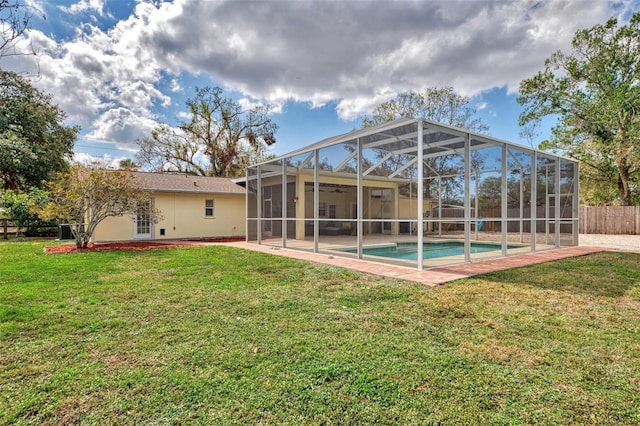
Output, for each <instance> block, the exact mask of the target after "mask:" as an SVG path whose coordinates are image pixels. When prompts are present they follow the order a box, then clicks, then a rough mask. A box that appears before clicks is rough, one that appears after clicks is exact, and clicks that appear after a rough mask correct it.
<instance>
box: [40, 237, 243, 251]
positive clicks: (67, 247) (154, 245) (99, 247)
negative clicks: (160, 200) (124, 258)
mask: <svg viewBox="0 0 640 426" xmlns="http://www.w3.org/2000/svg"><path fill="white" fill-rule="evenodd" d="M233 241H244V238H198V239H192V240H179V241H166V242H158V241H122V242H117V243H104V244H102V243H101V244H89V245H88V246H87V248H85V249H79V248H77V247H76V246H75V244H63V245H60V246H55V247H45V249H44V251H45V252H46V253H72V252H86V251H105V250H155V249H163V248H175V247H189V246H194V245H198V243H228V242H233Z"/></svg>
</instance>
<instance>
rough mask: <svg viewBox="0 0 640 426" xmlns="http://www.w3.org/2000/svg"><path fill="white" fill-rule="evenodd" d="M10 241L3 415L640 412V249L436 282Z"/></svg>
mask: <svg viewBox="0 0 640 426" xmlns="http://www.w3.org/2000/svg"><path fill="white" fill-rule="evenodd" d="M45 244H46V243H45V242H42V241H40V242H20V243H16V242H0V424H76V423H80V424H133V423H136V424H154V425H156V424H176V423H179V424H194V423H195V424H252V425H254V424H441V423H445V424H523V423H529V424H531V423H543V424H611V425H620V424H640V410H639V407H640V368H639V365H640V255H637V254H623V253H600V254H596V255H591V256H587V257H582V258H575V259H568V260H563V261H560V262H555V263H547V264H543V265H536V266H531V267H527V268H522V269H518V270H511V271H504V272H499V273H493V274H489V275H485V276H482V277H478V278H475V279H468V280H462V281H457V282H454V283H449V284H447V285H444V286H441V287H437V288H429V287H423V286H420V285H417V284H412V283H407V282H403V281H397V280H391V279H386V278H379V277H374V276H369V275H364V274H360V273H356V272H352V271H349V270H345V269H339V268H334V267H330V266H321V265H316V264H311V263H305V262H302V261H296V260H291V259H287V258H283V257H277V256H272V255H267V254H263V253H257V252H248V251H241V250H237V249H232V248H226V247H194V248H182V249H165V250H154V251H146V252H120V251H114V252H99V253H74V254H61V255H49V254H44V253H43V249H42V248H43V246H44V245H45Z"/></svg>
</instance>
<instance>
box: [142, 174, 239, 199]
mask: <svg viewBox="0 0 640 426" xmlns="http://www.w3.org/2000/svg"><path fill="white" fill-rule="evenodd" d="M133 174H134V176H135V178H136V181H137V182H139V183H140V185H141V186H142V187H143V188H144V189H146V190H150V191H158V192H190V193H200V194H238V195H244V194H245V189H244V188H243V187H242V186H240V185H238V184H236V183H234V182H233V181H232V180H231V179H229V178H219V177H207V176H192V175H186V174H177V173H145V172H133Z"/></svg>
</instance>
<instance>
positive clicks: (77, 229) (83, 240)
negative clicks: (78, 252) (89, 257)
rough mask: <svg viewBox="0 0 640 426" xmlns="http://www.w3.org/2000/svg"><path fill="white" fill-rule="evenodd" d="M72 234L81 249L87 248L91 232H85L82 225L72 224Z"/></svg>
mask: <svg viewBox="0 0 640 426" xmlns="http://www.w3.org/2000/svg"><path fill="white" fill-rule="evenodd" d="M71 234H72V235H73V238H74V239H75V240H76V247H77V248H79V249H83V248H87V245H88V244H89V240H90V239H91V234H89V233H88V232H85V230H84V229H82V225H72V227H71Z"/></svg>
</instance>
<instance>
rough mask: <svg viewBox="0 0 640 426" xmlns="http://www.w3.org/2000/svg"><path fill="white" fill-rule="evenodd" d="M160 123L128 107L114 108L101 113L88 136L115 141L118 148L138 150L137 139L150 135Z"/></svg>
mask: <svg viewBox="0 0 640 426" xmlns="http://www.w3.org/2000/svg"><path fill="white" fill-rule="evenodd" d="M157 125H158V123H157V122H156V121H154V120H151V119H149V118H146V117H141V116H139V115H136V114H135V113H134V112H133V111H131V110H128V109H126V108H113V109H110V110H108V111H106V112H105V113H103V114H101V115H100V116H99V117H98V118H97V119H96V120H95V121H94V122H93V123H92V126H91V128H92V130H91V132H90V133H89V134H87V136H86V138H87V139H88V140H92V141H102V142H115V143H116V144H117V146H118V148H120V149H122V150H126V151H132V152H133V151H136V150H137V148H138V146H137V144H136V143H135V140H136V139H139V138H143V137H145V136H148V135H149V134H150V133H151V130H152V129H153V128H154V127H155V126H157Z"/></svg>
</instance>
